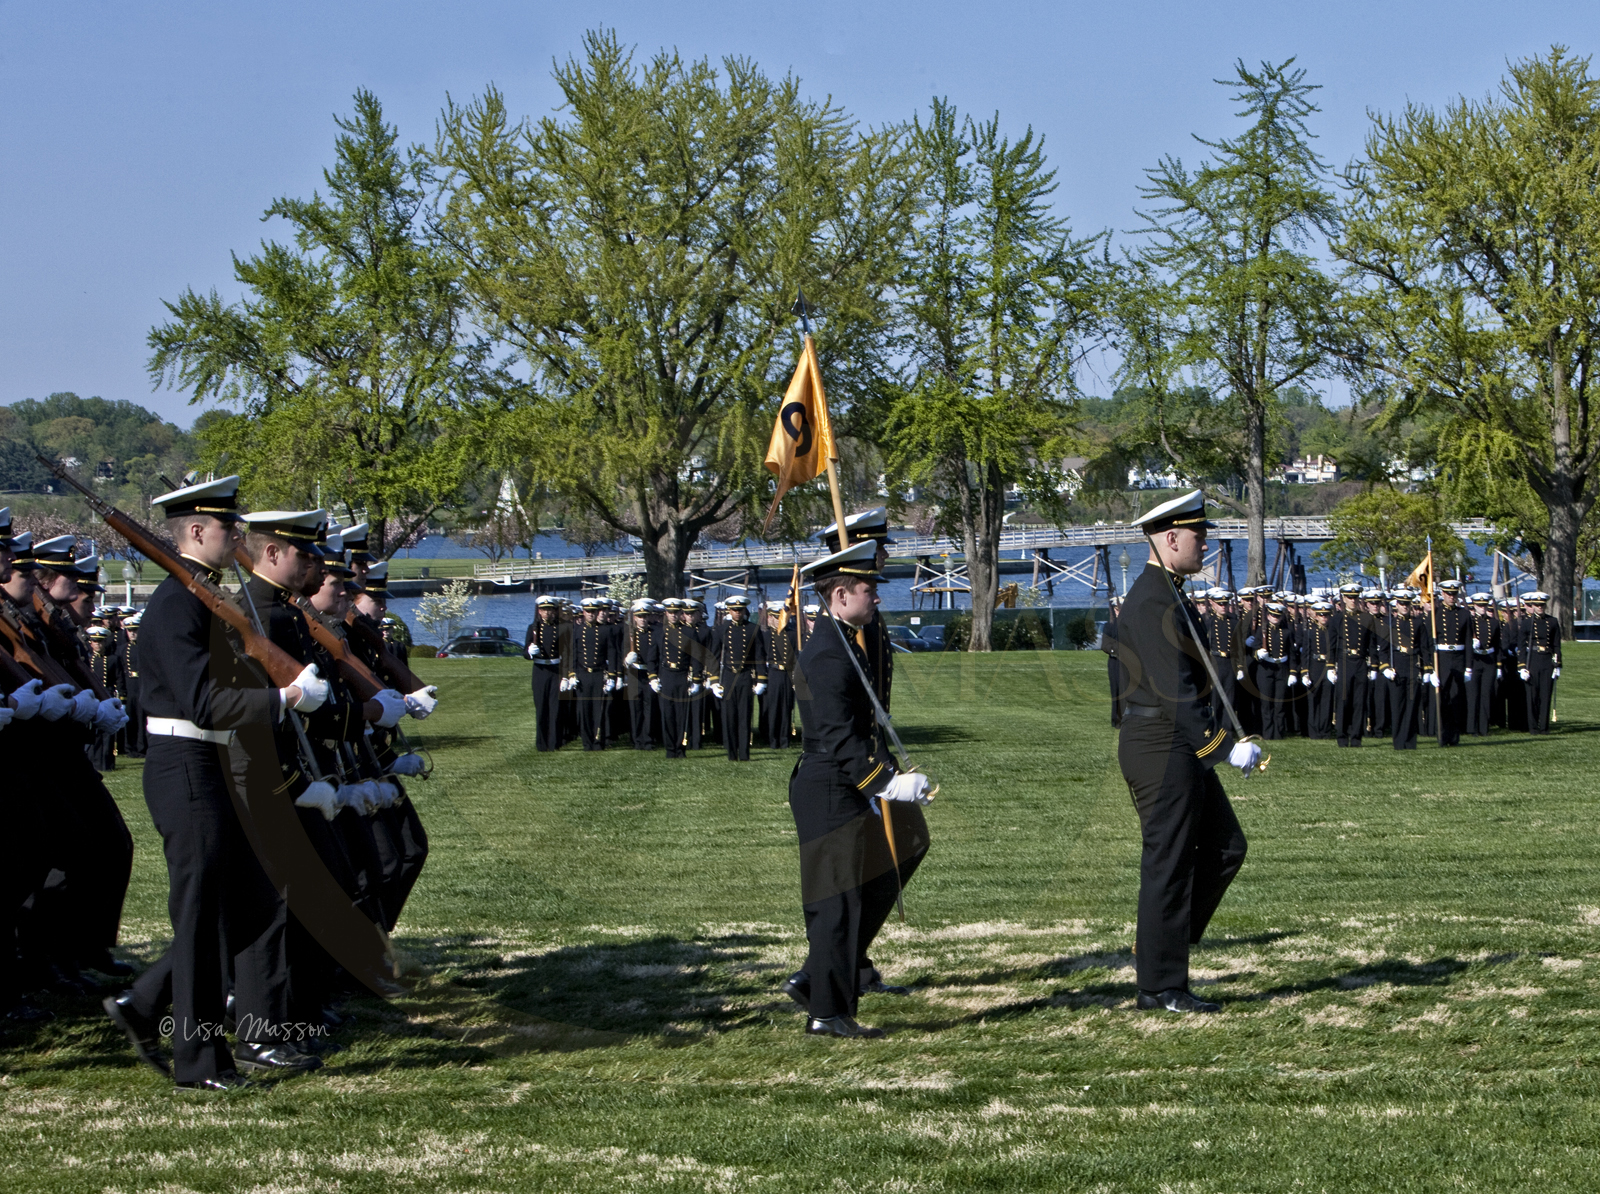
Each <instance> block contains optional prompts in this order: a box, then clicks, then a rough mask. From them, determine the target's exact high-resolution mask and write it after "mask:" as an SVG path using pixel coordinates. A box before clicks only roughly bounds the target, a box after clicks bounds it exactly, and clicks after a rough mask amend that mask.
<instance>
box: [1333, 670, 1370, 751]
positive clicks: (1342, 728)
mask: <svg viewBox="0 0 1600 1194" xmlns="http://www.w3.org/2000/svg"><path fill="white" fill-rule="evenodd" d="M1338 670H1339V679H1338V680H1337V681H1336V682H1335V685H1334V698H1333V720H1334V729H1335V731H1336V732H1337V736H1338V740H1339V745H1340V746H1360V745H1361V733H1362V730H1363V729H1364V728H1365V723H1366V719H1367V661H1366V660H1365V659H1353V658H1347V659H1341V660H1340V661H1339V669H1338Z"/></svg>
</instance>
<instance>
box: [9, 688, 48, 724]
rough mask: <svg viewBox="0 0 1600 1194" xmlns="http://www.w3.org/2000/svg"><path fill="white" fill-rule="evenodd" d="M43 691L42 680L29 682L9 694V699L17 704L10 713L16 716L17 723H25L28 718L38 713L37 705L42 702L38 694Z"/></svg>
mask: <svg viewBox="0 0 1600 1194" xmlns="http://www.w3.org/2000/svg"><path fill="white" fill-rule="evenodd" d="M43 691H44V681H43V680H29V681H28V682H27V683H26V684H24V685H23V686H22V687H21V688H19V689H17V690H16V691H15V692H13V693H12V694H11V699H12V700H13V701H15V702H16V703H17V707H16V708H15V709H14V710H12V712H13V713H15V714H16V717H17V720H18V721H27V720H28V718H30V717H32V716H33V715H34V714H35V713H37V712H39V705H40V703H41V701H42V698H41V697H40V695H39V694H40V693H42V692H43Z"/></svg>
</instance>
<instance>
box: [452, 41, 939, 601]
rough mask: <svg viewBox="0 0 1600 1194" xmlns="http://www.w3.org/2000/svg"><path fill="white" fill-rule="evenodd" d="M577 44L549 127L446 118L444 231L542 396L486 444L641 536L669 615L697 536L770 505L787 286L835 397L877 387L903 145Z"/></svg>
mask: <svg viewBox="0 0 1600 1194" xmlns="http://www.w3.org/2000/svg"><path fill="white" fill-rule="evenodd" d="M584 46H585V50H584V54H583V56H582V57H581V58H574V59H571V60H569V61H567V62H566V63H564V64H562V65H560V66H559V67H558V68H557V70H556V72H555V79H556V82H557V84H558V85H559V86H560V88H561V90H562V94H563V95H564V97H565V100H566V103H565V108H564V110H563V111H562V112H560V113H559V114H558V115H554V116H550V117H546V118H544V119H540V120H537V121H520V122H519V121H513V120H512V118H511V117H510V116H509V115H508V114H507V112H506V108H505V103H504V100H503V98H502V97H501V95H500V94H499V93H498V92H496V91H493V90H490V91H488V92H486V93H485V94H484V95H483V96H482V97H481V98H479V99H477V100H475V101H474V102H472V103H470V104H467V105H465V106H458V105H455V104H452V105H451V106H450V107H449V108H447V109H446V111H445V112H444V115H443V117H442V120H441V132H440V137H439V142H438V148H437V158H438V161H439V163H440V164H441V166H442V167H443V168H445V169H447V170H448V171H450V180H449V185H450V193H449V197H448V202H447V203H446V205H445V209H444V213H443V222H444V227H445V228H446V229H447V230H448V235H449V236H450V237H451V238H452V240H453V242H454V243H455V244H456V245H457V246H458V248H459V250H460V252H461V254H462V255H463V257H464V258H465V259H466V260H467V261H468V263H469V269H468V273H467V284H468V286H469V287H470V289H471V291H472V294H473V296H474V297H475V299H476V300H477V302H478V304H479V306H480V311H481V315H482V318H483V321H484V323H485V325H486V326H488V327H489V328H491V329H492V330H493V331H494V332H495V333H496V334H498V335H500V336H503V337H504V338H505V339H506V340H508V341H509V342H510V343H511V344H512V345H514V346H515V348H516V349H517V351H518V352H519V353H520V354H521V356H522V357H523V359H524V360H525V361H526V362H527V363H528V365H529V366H530V367H531V369H532V372H533V377H534V385H535V387H536V389H537V398H536V400H533V401H530V402H527V403H524V404H521V405H519V406H518V407H516V408H514V409H513V410H511V411H510V412H509V413H508V414H507V415H506V417H505V418H503V419H500V420H498V421H497V423H496V425H495V427H494V429H493V432H494V435H495V436H496V437H499V438H506V437H509V438H510V440H511V441H512V442H513V443H514V444H515V451H514V452H513V454H514V455H525V456H527V457H531V458H533V459H536V460H537V461H538V465H539V471H540V473H541V474H542V476H543V478H544V479H545V480H546V481H547V482H548V483H549V484H551V485H552V487H554V488H556V489H558V490H559V491H561V492H562V493H563V494H564V495H566V497H567V498H568V499H569V501H571V502H573V503H574V504H576V505H579V506H582V507H586V508H587V509H588V510H589V511H591V512H592V513H593V514H594V515H595V516H596V517H597V518H598V519H600V520H601V521H603V522H604V523H606V524H607V525H608V526H610V527H611V528H614V529H615V530H616V531H617V532H618V533H626V534H629V535H634V536H637V537H638V538H639V540H640V541H641V543H642V551H643V555H644V559H645V565H646V577H647V580H648V583H649V587H650V592H651V594H652V595H654V596H657V597H664V596H668V595H671V594H673V593H677V592H679V591H680V590H681V585H682V573H683V569H684V565H685V561H686V559H687V556H688V553H689V549H690V548H691V547H692V546H693V545H694V542H695V540H696V539H697V538H698V537H699V535H700V533H701V531H703V530H704V529H705V528H707V527H709V526H712V525H713V524H716V523H720V522H722V521H723V520H724V519H726V518H728V516H729V515H730V514H732V513H734V512H735V511H738V510H740V509H742V508H746V507H749V506H751V505H752V504H753V503H754V502H755V501H756V500H757V495H761V494H767V493H770V488H769V485H770V478H769V476H768V474H767V473H766V471H765V470H764V469H763V468H762V465H761V462H762V459H763V456H764V454H765V450H766V445H767V439H768V436H769V435H770V433H771V427H772V419H773V415H774V411H775V402H774V396H775V395H777V394H780V393H781V392H782V390H783V388H784V385H785V384H786V382H787V380H788V374H789V373H790V371H791V370H792V369H793V366H794V361H795V354H796V351H797V349H798V346H799V345H798V338H797V337H796V336H795V335H794V334H792V329H793V328H794V324H795V320H794V318H793V316H792V315H791V313H790V312H791V307H792V306H793V304H794V302H795V294H796V291H797V289H799V288H801V287H803V288H804V291H805V294H806V298H807V300H808V301H809V302H811V303H812V304H814V306H815V308H816V310H817V311H818V312H819V313H820V315H821V322H820V325H819V328H818V331H817V345H818V350H819V354H820V356H821V360H822V363H823V369H824V374H825V378H826V382H827V384H828V389H829V396H830V399H832V400H833V401H834V402H835V403H836V404H848V403H849V401H850V400H851V398H852V396H853V395H854V394H856V393H858V392H860V391H861V390H862V389H864V388H867V387H870V386H871V385H873V384H874V379H875V377H876V376H877V375H878V374H879V373H880V372H881V369H880V361H881V343H882V337H883V329H884V327H885V324H886V304H885V300H884V295H883V292H884V290H885V288H886V286H887V285H888V283H889V281H890V280H891V279H892V278H893V276H894V274H895V271H896V269H897V268H898V265H899V262H900V256H901V251H902V247H903V244H904V240H905V228H906V225H907V223H908V220H909V216H910V214H911V211H912V208H913V205H914V202H915V188H914V186H913V185H912V180H911V178H910V174H911V163H910V161H909V158H908V155H907V154H906V153H905V151H904V147H903V145H902V144H901V141H902V137H901V134H899V133H898V132H896V131H894V130H888V131H870V130H868V131H863V130H860V129H858V128H857V127H856V126H855V125H854V124H853V123H852V122H851V121H850V120H849V119H848V118H847V117H846V116H845V115H844V114H843V113H841V112H840V111H839V110H838V109H837V108H835V107H833V106H831V105H827V104H817V103H813V102H809V101H807V100H805V99H803V98H802V97H801V95H800V88H799V84H798V82H797V81H796V80H794V79H793V78H786V79H783V80H781V81H774V80H772V79H770V78H768V77H767V76H766V75H764V74H763V73H762V72H761V71H760V70H759V69H757V68H756V67H755V66H754V65H752V64H751V63H749V62H747V61H744V60H742V59H732V58H730V59H726V60H724V62H723V63H722V64H721V70H720V71H719V70H718V69H717V68H716V67H714V66H712V65H711V64H710V63H709V62H707V61H703V60H702V61H698V62H688V61H685V60H683V59H681V58H679V57H678V56H677V55H676V54H673V53H667V52H663V53H660V54H658V55H656V56H655V57H654V58H652V59H651V60H650V61H649V62H648V63H647V64H646V65H644V66H643V67H638V66H636V65H635V64H634V62H633V58H632V54H631V52H630V51H628V50H626V49H625V48H624V47H622V46H621V45H620V44H619V42H618V41H617V38H616V36H615V35H614V34H610V33H591V34H589V35H588V36H587V37H586V39H585V43H584Z"/></svg>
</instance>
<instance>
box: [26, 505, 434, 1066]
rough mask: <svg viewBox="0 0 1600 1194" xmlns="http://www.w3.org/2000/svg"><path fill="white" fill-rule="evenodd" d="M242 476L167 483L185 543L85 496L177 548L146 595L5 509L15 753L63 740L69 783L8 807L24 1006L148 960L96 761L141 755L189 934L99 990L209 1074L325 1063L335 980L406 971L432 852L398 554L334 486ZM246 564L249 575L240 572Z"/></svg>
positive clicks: (175, 900) (52, 781) (58, 759)
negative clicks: (247, 484) (283, 485)
mask: <svg viewBox="0 0 1600 1194" xmlns="http://www.w3.org/2000/svg"><path fill="white" fill-rule="evenodd" d="M238 483H239V479H238V478H237V477H228V478H223V479H221V480H216V481H208V482H204V483H201V484H193V485H189V486H186V487H184V488H181V489H178V490H176V491H174V492H172V493H168V494H165V495H163V496H162V497H160V498H158V499H156V501H155V503H154V506H155V507H156V514H157V517H158V519H161V520H164V523H165V528H166V531H167V534H168V536H169V538H170V539H171V543H163V542H161V541H160V540H159V539H157V538H152V537H150V536H149V535H148V534H147V533H146V532H145V531H144V529H143V528H142V527H141V526H140V525H139V524H137V523H136V522H133V521H132V520H128V519H127V518H126V516H125V515H122V514H121V512H120V511H116V510H115V509H113V508H112V507H109V506H106V505H104V503H97V502H96V501H95V500H94V499H93V497H92V495H91V497H90V500H91V505H93V506H94V507H95V508H96V509H97V510H98V511H99V512H101V513H102V514H103V516H105V517H106V518H107V521H108V522H112V525H113V526H114V528H115V529H117V530H118V531H119V532H121V533H124V534H126V535H128V537H130V539H133V540H134V541H135V546H136V547H138V548H139V550H141V551H142V552H144V554H146V555H147V556H150V557H151V558H153V559H155V560H156V562H157V563H159V564H160V565H161V566H162V567H164V568H166V569H167V571H168V576H167V578H166V579H165V580H164V581H162V583H161V584H160V585H159V586H157V588H156V591H155V593H154V594H153V595H152V596H151V598H150V601H149V603H148V604H147V605H146V606H145V608H144V609H143V611H141V612H140V613H139V614H137V615H133V616H128V617H124V616H123V615H124V614H125V613H126V612H127V611H123V610H120V609H117V608H114V607H111V608H105V609H102V610H100V611H98V612H97V611H95V609H94V598H95V595H96V594H97V593H99V592H101V591H102V590H101V588H100V586H99V585H98V584H97V583H96V577H97V574H98V571H99V560H98V559H97V558H96V557H94V556H88V557H85V558H82V559H75V558H74V555H75V553H74V551H73V548H74V546H75V544H74V542H73V540H72V539H71V537H70V536H67V537H62V538H61V539H55V540H50V541H48V542H46V543H39V544H35V543H33V542H32V541H31V539H30V538H29V537H28V536H26V535H24V536H16V537H12V536H11V534H10V531H11V528H10V525H9V513H4V514H0V518H3V519H4V522H3V524H0V590H3V594H0V679H4V680H5V682H6V690H7V691H8V692H9V694H10V695H9V696H8V697H6V698H5V701H4V704H3V707H0V725H3V724H5V723H8V722H10V721H13V720H18V719H23V720H30V721H32V722H34V725H32V726H30V728H29V732H30V735H32V736H33V737H32V738H31V740H30V742H31V749H30V750H29V751H28V752H26V753H25V754H24V756H23V758H24V759H25V760H26V759H34V758H37V759H39V760H41V763H40V764H39V767H40V775H39V778H40V780H41V782H43V781H44V778H45V771H44V767H45V763H44V761H46V760H47V761H48V776H49V786H50V790H51V791H52V793H54V794H56V799H54V800H52V801H51V802H49V803H48V804H47V805H44V806H39V805H35V804H28V805H24V804H22V803H21V802H16V807H15V808H14V809H12V810H8V811H10V812H11V814H12V815H11V816H10V817H9V818H8V834H7V836H6V838H5V839H4V840H5V842H6V845H5V847H4V849H5V850H6V852H7V857H6V859H5V865H4V873H5V875H6V884H7V889H6V892H5V896H6V904H5V917H6V919H5V924H4V926H3V931H4V932H5V936H4V937H0V943H3V944H4V945H5V948H4V949H0V983H3V990H0V993H3V995H4V996H5V999H6V1003H7V1014H8V1015H9V1017H10V1018H12V1019H14V1020H23V1019H34V1018H41V1017H42V1016H43V1015H44V1014H45V1013H43V1012H42V1011H40V1009H38V1008H37V1006H36V1005H34V1004H33V1003H32V1002H31V1001H30V1000H29V999H28V998H26V995H27V993H29V992H31V991H34V990H39V989H42V988H44V987H46V986H49V987H53V988H54V990H55V991H57V992H66V991H69V990H72V991H77V992H79V993H87V990H88V989H89V988H88V986H87V985H86V984H85V981H84V979H85V976H84V972H85V971H91V972H99V973H100V974H101V975H104V976H108V977H110V978H112V979H118V978H122V979H126V978H127V977H129V976H131V968H129V967H127V966H126V965H124V964H121V963H117V962H115V961H114V960H113V959H112V958H111V955H110V953H109V949H110V947H111V945H113V944H114V943H115V940H116V934H117V926H118V921H119V919H120V914H121V907H122V897H123V894H124V893H125V891H126V889H127V884H128V877H129V873H130V867H131V861H132V842H131V838H130V836H129V834H128V831H127V828H126V826H125V825H124V823H123V821H122V819H121V817H120V815H119V814H118V813H117V809H116V806H115V804H114V803H112V801H111V798H110V796H109V794H107V793H106V791H105V788H104V785H103V784H102V783H101V782H100V779H99V773H98V770H97V767H99V768H104V769H109V768H110V767H111V766H114V762H115V757H116V755H117V754H124V755H139V754H143V755H144V757H145V760H146V761H145V766H144V770H143V786H144V794H145V801H146V804H147V806H148V808H149V810H150V815H151V819H152V821H153V822H154V825H155V828H156V830H157V832H158V833H159V834H160V835H161V838H162V843H163V852H164V854H165V857H166V863H167V873H168V880H169V886H170V891H169V896H168V909H169V911H170V914H171V918H172V930H173V940H172V944H171V946H170V947H169V948H168V949H167V951H166V953H165V954H163V955H162V957H161V958H160V959H159V960H157V961H156V962H155V963H154V964H152V965H151V966H150V967H149V968H148V969H147V970H145V971H144V972H143V973H142V974H140V975H139V976H138V977H137V979H135V980H134V982H133V984H132V986H131V987H130V988H129V989H128V990H126V991H125V992H124V993H123V994H121V995H118V996H113V997H108V998H106V999H105V1000H104V1002H103V1006H104V1008H105V1011H106V1014H107V1015H109V1016H110V1017H111V1019H112V1020H113V1022H114V1023H115V1024H116V1025H117V1026H118V1027H119V1028H120V1029H121V1030H122V1031H123V1032H124V1033H125V1034H126V1035H127V1037H128V1039H129V1041H130V1043H131V1044H132V1045H133V1047H134V1049H135V1051H136V1053H137V1054H138V1056H139V1058H140V1059H141V1060H142V1061H144V1062H145V1063H146V1064H148V1065H150V1066H151V1067H152V1068H154V1069H157V1070H158V1071H160V1072H161V1073H163V1074H166V1075H169V1076H170V1077H171V1078H172V1079H173V1080H174V1081H175V1082H176V1083H177V1084H178V1086H179V1087H181V1088H187V1089H195V1090H226V1089H229V1088H231V1087H234V1086H238V1085H241V1084H242V1083H243V1082H244V1079H242V1078H241V1077H240V1072H241V1071H245V1072H252V1071H253V1072H265V1073H295V1072H301V1071H305V1070H311V1069H315V1068H317V1067H318V1066H319V1065H320V1064H321V1063H320V1059H319V1057H318V1056H317V1055H318V1053H319V1052H320V1051H321V1050H322V1049H323V1048H324V1047H325V1040H324V1034H325V1033H326V1031H327V1028H328V1027H329V1026H330V1025H331V1024H332V1023H334V1022H336V1021H337V1014H336V1013H335V1012H334V1011H333V1010H332V1007H331V1005H332V1004H333V1003H334V1002H335V1001H336V1000H337V999H339V998H340V997H342V996H343V995H345V994H348V993H351V992H353V991H355V990H357V989H362V988H365V989H368V990H377V991H379V992H380V993H381V992H383V991H385V990H386V989H388V977H389V976H392V975H393V973H394V969H393V968H394V960H393V956H392V953H391V952H390V951H389V949H388V938H387V933H388V931H389V930H391V929H392V928H393V927H394V924H395V920H396V918H397V917H398V916H399V914H400V910H401V907H402V906H403V904H404V902H405V899H406V896H407V894H408V893H409V892H410V890H411V887H412V885H413V884H414V883H415V882H416V878H417V874H418V872H419V871H420V869H421V867H422V864H423V861H424V859H425V857H426V854H427V838H426V835H425V834H424V833H423V830H422V826H421V823H420V821H419V820H418V819H417V816H416V811H415V809H414V808H413V807H412V806H411V802H410V801H409V799H408V798H407V797H406V794H405V791H404V789H403V787H402V786H401V781H400V778H399V777H400V776H409V775H417V774H421V773H422V772H423V771H424V770H425V766H424V761H423V759H422V757H421V756H418V755H416V754H415V753H411V752H410V751H409V750H407V749H405V748H404V746H403V735H402V734H401V733H400V731H399V729H398V724H399V722H400V720H401V718H403V717H405V716H406V715H408V714H409V715H410V716H412V717H416V718H420V717H425V716H427V714H428V713H429V712H431V710H432V708H433V706H434V703H435V692H434V690H433V689H431V688H430V687H427V686H424V685H421V684H420V683H418V682H415V677H413V676H412V675H411V674H410V672H409V669H407V668H406V667H405V666H404V664H402V663H399V662H398V661H397V660H396V658H395V657H394V655H393V654H392V653H390V652H389V651H388V650H387V649H386V648H385V646H384V642H383V633H382V629H381V619H382V617H383V606H384V603H385V601H386V586H385V580H384V576H383V572H384V567H383V565H371V561H370V559H369V558H368V557H367V556H366V555H365V548H366V543H365V535H364V532H365V528H350V529H349V531H347V532H346V533H345V535H343V536H341V535H340V534H339V532H338V531H337V530H330V528H329V526H328V519H327V516H326V514H325V512H323V511H320V510H315V511H278V512H268V513H259V514H245V513H243V512H242V511H240V510H239V509H238V506H237V489H238ZM114 520H120V523H119V522H117V521H114ZM141 539H142V542H141V541H140V540H141ZM369 565H370V566H369ZM246 569H247V571H246ZM230 578H245V583H243V584H242V586H240V587H239V588H238V590H237V592H234V593H229V592H227V591H226V590H224V589H223V587H222V586H223V585H224V584H228V583H229V581H230ZM97 622H98V624H95V623H97ZM379 677H382V679H379ZM408 686H409V695H403V693H404V691H405V690H406V689H407V688H408ZM116 693H121V694H123V696H122V697H119V696H117V695H114V694H116ZM125 701H126V706H125ZM127 706H132V707H136V708H137V709H138V710H139V712H140V716H141V721H142V723H143V724H142V727H141V728H142V729H143V731H144V733H143V734H134V733H129V732H128V713H127V711H126V707H127ZM41 735H42V736H43V739H44V741H43V742H42V743H40V741H39V736H41ZM28 766H31V764H28V763H26V762H23V763H19V764H18V765H17V766H15V767H14V771H18V772H19V773H23V778H24V779H26V778H28V775H27V774H26V773H25V772H26V768H27V767H28ZM47 874H48V876H49V878H48V879H47V878H46V875H47ZM24 903H26V908H25V909H24V907H23V905H24ZM41 980H43V981H41ZM169 1009H170V1012H169ZM169 1017H170V1025H171V1028H170V1032H167V1033H166V1035H170V1037H171V1054H170V1058H169V1057H168V1055H167V1053H166V1052H165V1051H164V1049H163V1048H162V1044H161V1039H160V1038H161V1036H162V1035H163V1033H164V1030H165V1025H164V1024H163V1021H167V1020H169ZM230 1037H231V1038H232V1042H231V1043H230Z"/></svg>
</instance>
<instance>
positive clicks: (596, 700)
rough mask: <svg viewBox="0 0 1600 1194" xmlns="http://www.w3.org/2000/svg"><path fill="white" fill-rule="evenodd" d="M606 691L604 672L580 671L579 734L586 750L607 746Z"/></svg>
mask: <svg viewBox="0 0 1600 1194" xmlns="http://www.w3.org/2000/svg"><path fill="white" fill-rule="evenodd" d="M610 700H611V694H610V693H608V692H607V691H606V674H605V673H604V672H586V671H579V672H578V735H579V737H581V738H582V739H583V749H584V750H604V749H605V748H606V704H607V702H609V701H610Z"/></svg>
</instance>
